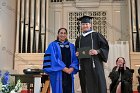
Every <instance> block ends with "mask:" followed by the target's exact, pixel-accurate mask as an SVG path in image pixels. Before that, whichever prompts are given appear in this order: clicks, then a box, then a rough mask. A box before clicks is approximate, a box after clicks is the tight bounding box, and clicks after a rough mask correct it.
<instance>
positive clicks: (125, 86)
mask: <svg viewBox="0 0 140 93" xmlns="http://www.w3.org/2000/svg"><path fill="white" fill-rule="evenodd" d="M116 68H117V66H115V67H114V68H113V69H112V71H111V72H110V74H109V77H110V79H111V81H112V82H111V84H110V93H116V88H117V85H118V84H119V82H121V84H122V86H121V91H122V92H121V93H132V73H131V71H130V69H129V68H128V67H126V70H124V69H122V68H121V69H119V70H118V71H116ZM120 73H121V80H120V81H119V77H120Z"/></svg>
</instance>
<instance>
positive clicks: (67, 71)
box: [63, 67, 74, 74]
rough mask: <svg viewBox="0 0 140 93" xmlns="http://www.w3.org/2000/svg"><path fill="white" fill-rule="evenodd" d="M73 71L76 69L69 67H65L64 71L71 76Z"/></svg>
mask: <svg viewBox="0 0 140 93" xmlns="http://www.w3.org/2000/svg"><path fill="white" fill-rule="evenodd" d="M73 70H74V68H72V67H71V68H67V67H65V68H64V69H63V71H64V72H65V73H67V74H71V73H72V72H73Z"/></svg>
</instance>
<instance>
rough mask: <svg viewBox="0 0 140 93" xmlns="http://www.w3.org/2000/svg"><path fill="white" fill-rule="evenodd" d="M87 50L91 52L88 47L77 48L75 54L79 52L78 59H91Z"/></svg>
mask: <svg viewBox="0 0 140 93" xmlns="http://www.w3.org/2000/svg"><path fill="white" fill-rule="evenodd" d="M89 50H91V48H90V47H83V48H78V49H77V52H79V56H78V58H79V59H82V58H91V56H90V55H89Z"/></svg>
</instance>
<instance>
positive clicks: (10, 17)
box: [0, 0, 16, 70]
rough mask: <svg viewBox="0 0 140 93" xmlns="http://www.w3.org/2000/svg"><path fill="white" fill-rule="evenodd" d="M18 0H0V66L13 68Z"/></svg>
mask: <svg viewBox="0 0 140 93" xmlns="http://www.w3.org/2000/svg"><path fill="white" fill-rule="evenodd" d="M15 28H16V0H0V68H1V69H5V70H7V69H13V63H14V62H13V61H14V60H13V57H14V50H15V35H16V32H15V31H16V29H15Z"/></svg>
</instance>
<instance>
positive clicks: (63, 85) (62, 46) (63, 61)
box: [43, 28, 78, 93]
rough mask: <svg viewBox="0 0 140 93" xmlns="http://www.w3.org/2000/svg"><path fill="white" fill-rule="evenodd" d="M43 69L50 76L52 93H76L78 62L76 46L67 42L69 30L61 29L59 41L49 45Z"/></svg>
mask: <svg viewBox="0 0 140 93" xmlns="http://www.w3.org/2000/svg"><path fill="white" fill-rule="evenodd" d="M43 69H44V72H45V73H47V74H48V75H49V76H50V82H51V87H52V93H74V74H76V73H77V71H78V60H77V57H76V55H75V47H74V44H72V43H70V42H69V41H68V40H67V29H65V28H60V29H59V30H58V36H57V40H55V41H53V42H51V43H50V44H49V46H48V48H47V50H46V51H45V55H44V62H43Z"/></svg>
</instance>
